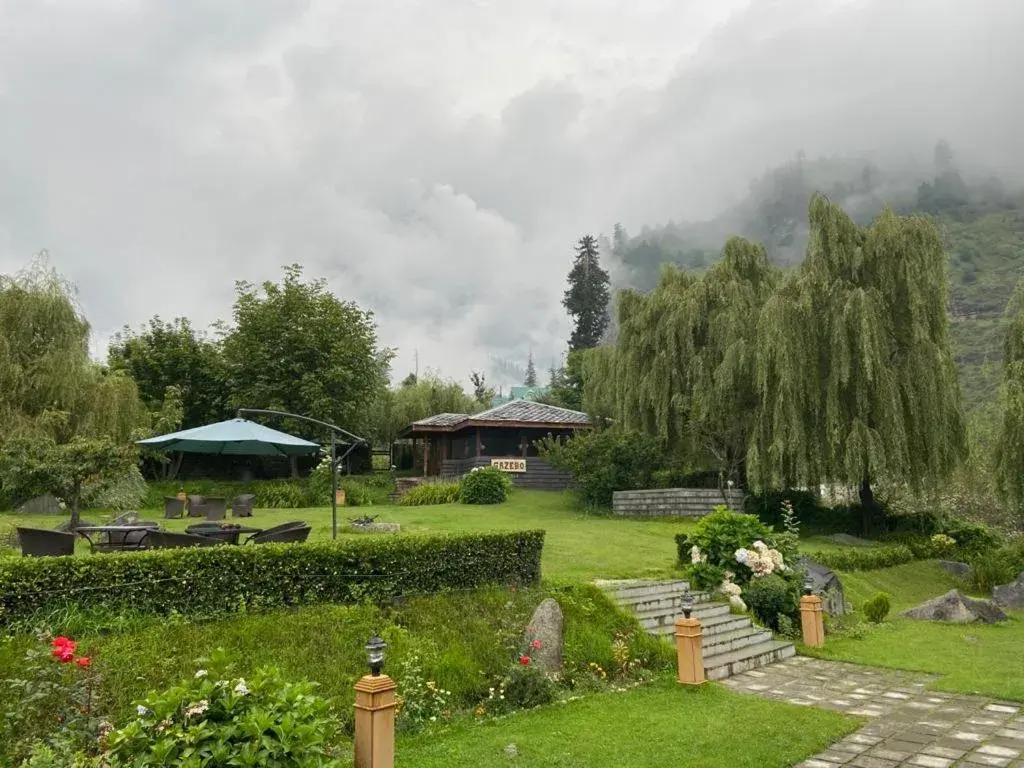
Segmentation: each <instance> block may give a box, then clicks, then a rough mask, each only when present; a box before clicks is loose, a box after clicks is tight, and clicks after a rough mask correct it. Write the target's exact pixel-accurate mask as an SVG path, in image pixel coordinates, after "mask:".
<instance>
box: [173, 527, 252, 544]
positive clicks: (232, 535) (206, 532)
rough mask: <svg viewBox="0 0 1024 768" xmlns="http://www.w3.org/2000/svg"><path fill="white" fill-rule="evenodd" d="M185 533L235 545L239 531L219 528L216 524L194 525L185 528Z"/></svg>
mask: <svg viewBox="0 0 1024 768" xmlns="http://www.w3.org/2000/svg"><path fill="white" fill-rule="evenodd" d="M185 532H186V533H191V534H192V535H193V536H205V537H207V538H209V539H217V540H218V541H222V542H224V543H226V544H237V543H238V537H239V536H241V533H242V532H241V531H239V530H238V529H237V528H221V527H220V525H218V524H217V523H196V524H195V525H190V526H188V527H187V528H185Z"/></svg>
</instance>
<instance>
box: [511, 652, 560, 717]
mask: <svg viewBox="0 0 1024 768" xmlns="http://www.w3.org/2000/svg"><path fill="white" fill-rule="evenodd" d="M523 658H529V657H528V656H524V657H523ZM502 686H503V687H504V689H505V702H506V703H507V704H508V706H509V707H510V708H512V709H530V708H531V707H539V706H542V705H544V704H550V703H551V702H552V701H554V700H555V696H556V694H557V691H558V689H557V687H556V686H555V683H554V681H553V680H552V679H551V678H550V677H548V676H547V675H546V674H544V672H543V671H541V669H540V668H539V667H537V666H536V665H534V664H533V663H532V662H528V663H526V664H522V663H519V662H518V661H517V662H516V663H515V664H514V665H513V667H512V668H511V669H510V670H509V673H508V675H506V676H505V679H504V680H503V681H502Z"/></svg>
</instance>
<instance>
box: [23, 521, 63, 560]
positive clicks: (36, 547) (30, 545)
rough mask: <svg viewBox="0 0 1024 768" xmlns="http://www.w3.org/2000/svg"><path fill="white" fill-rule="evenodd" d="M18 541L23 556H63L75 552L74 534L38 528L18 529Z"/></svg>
mask: <svg viewBox="0 0 1024 768" xmlns="http://www.w3.org/2000/svg"><path fill="white" fill-rule="evenodd" d="M17 530H18V543H19V544H20V545H21V554H22V555H24V556H25V557H45V556H47V555H52V556H64V555H73V554H75V534H73V533H65V532H64V531H46V530H42V529H40V528H21V527H19V528H18V529H17Z"/></svg>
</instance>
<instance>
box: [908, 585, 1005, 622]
mask: <svg viewBox="0 0 1024 768" xmlns="http://www.w3.org/2000/svg"><path fill="white" fill-rule="evenodd" d="M902 615H903V616H906V617H907V618H911V619H920V620H922V621H948V622H950V623H953V624H969V623H970V622H973V621H981V622H984V623H985V624H992V623H994V622H997V621H1003V620H1004V619H1005V618H1006V614H1005V613H1003V612H1002V611H1001V610H1000V609H999V606H998V605H996V604H995V603H993V602H992V601H991V600H975V599H974V598H970V597H965V596H964V595H961V594H960V593H959V592H958V591H957V590H955V589H953V590H950V591H949V592H947V593H946V594H944V595H942V597H936V598H934V599H932V600H929V601H928V602H927V603H922V604H921V605H919V606H917V607H916V608H911V609H910V610H908V611H904V612H903V614H902Z"/></svg>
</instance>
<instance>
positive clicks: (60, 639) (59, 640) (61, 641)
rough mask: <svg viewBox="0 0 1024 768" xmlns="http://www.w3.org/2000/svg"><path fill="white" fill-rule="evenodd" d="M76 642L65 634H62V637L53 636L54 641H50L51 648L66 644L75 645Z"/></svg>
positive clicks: (61, 646)
mask: <svg viewBox="0 0 1024 768" xmlns="http://www.w3.org/2000/svg"><path fill="white" fill-rule="evenodd" d="M74 644H75V641H74V640H72V639H71V638H69V637H64V635H61V636H60V637H55V638H53V642H51V643H50V647H51V648H63V647H64V646H66V645H74Z"/></svg>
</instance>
